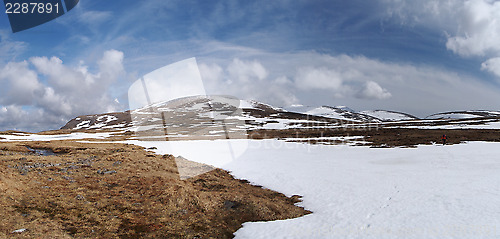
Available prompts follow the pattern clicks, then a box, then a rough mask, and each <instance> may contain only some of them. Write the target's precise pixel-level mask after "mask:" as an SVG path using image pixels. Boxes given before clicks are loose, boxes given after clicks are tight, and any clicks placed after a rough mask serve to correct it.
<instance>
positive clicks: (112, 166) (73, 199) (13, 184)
mask: <svg viewBox="0 0 500 239" xmlns="http://www.w3.org/2000/svg"><path fill="white" fill-rule="evenodd" d="M25 146H29V147H31V148H37V149H50V150H52V151H54V152H56V153H58V155H53V156H38V155H34V154H30V153H28V151H29V150H27V149H26V147H25ZM0 149H1V151H0V205H1V207H0V215H2V217H0V238H6V237H14V238H72V237H76V238H138V237H140V238H231V237H232V236H233V232H235V231H236V230H237V229H238V228H240V227H241V224H242V223H243V222H247V221H268V220H278V219H287V218H294V217H299V216H302V215H305V214H308V213H309V212H308V211H306V210H304V209H303V208H300V207H297V206H295V205H294V203H296V202H298V201H300V200H299V199H298V197H292V198H288V197H286V196H284V195H283V194H280V193H277V192H274V191H270V190H267V189H263V188H261V187H258V186H252V185H250V184H248V182H246V181H243V180H237V179H234V178H233V177H232V176H231V175H230V174H229V173H228V172H226V171H223V170H220V169H216V170H213V171H211V172H208V173H205V174H202V175H199V176H197V177H194V178H190V179H188V180H180V179H179V175H178V173H177V167H176V162H175V159H174V158H173V157H172V156H171V155H163V156H161V155H155V154H152V153H150V152H147V151H145V150H144V149H143V148H141V147H138V146H133V145H123V144H109V143H107V144H84V143H77V142H72V141H52V142H16V143H0ZM21 228H25V229H27V230H26V231H25V232H22V233H14V234H13V233H12V232H13V231H14V230H17V229H21Z"/></svg>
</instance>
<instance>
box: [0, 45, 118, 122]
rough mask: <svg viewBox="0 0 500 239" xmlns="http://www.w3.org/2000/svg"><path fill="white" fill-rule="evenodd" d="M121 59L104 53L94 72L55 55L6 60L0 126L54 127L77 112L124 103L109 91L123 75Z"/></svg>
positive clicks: (99, 110) (105, 109)
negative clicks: (115, 99) (65, 61)
mask: <svg viewBox="0 0 500 239" xmlns="http://www.w3.org/2000/svg"><path fill="white" fill-rule="evenodd" d="M123 58H124V55H123V53H122V52H120V51H116V50H109V51H106V52H104V54H103V57H102V58H101V60H100V61H99V62H98V64H97V65H98V66H97V67H98V71H97V73H94V74H93V73H91V72H90V71H89V70H88V66H86V65H85V64H83V63H81V64H80V65H78V66H76V67H71V66H68V65H65V64H64V63H63V61H62V60H61V59H60V58H58V57H51V58H47V57H32V58H30V59H29V60H28V61H21V62H15V61H14V62H9V63H7V64H6V65H5V66H3V67H1V69H0V84H1V85H2V86H3V87H2V88H1V89H0V105H1V108H0V127H1V129H2V130H6V129H27V130H31V131H39V130H46V129H57V128H59V127H61V126H62V125H64V123H65V122H66V121H67V120H69V119H71V118H72V117H75V116H77V115H83V114H95V113H103V112H110V111H115V110H118V109H121V108H123V107H122V106H120V105H119V104H117V103H116V102H115V101H114V99H113V98H112V97H111V95H110V93H109V88H110V87H111V85H112V84H113V83H114V82H116V81H117V80H118V78H119V77H121V76H123V74H124V68H123Z"/></svg>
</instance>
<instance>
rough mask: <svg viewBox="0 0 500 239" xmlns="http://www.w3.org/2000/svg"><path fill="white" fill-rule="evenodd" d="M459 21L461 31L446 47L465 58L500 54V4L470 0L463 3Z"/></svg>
mask: <svg viewBox="0 0 500 239" xmlns="http://www.w3.org/2000/svg"><path fill="white" fill-rule="evenodd" d="M457 17H459V18H458V19H457V20H458V22H459V24H460V25H459V26H460V28H459V31H458V33H457V35H456V36H452V37H450V38H448V41H447V43H446V46H447V47H448V49H450V50H452V51H453V52H455V53H457V54H460V55H463V56H484V55H490V54H499V53H500V45H499V44H498V43H499V42H500V2H493V1H488V0H470V1H465V2H464V3H463V8H462V14H461V16H457Z"/></svg>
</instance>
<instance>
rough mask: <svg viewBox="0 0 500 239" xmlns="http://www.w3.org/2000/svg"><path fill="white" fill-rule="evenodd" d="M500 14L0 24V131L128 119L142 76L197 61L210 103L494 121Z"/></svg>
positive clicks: (228, 4) (456, 5)
mask: <svg viewBox="0 0 500 239" xmlns="http://www.w3.org/2000/svg"><path fill="white" fill-rule="evenodd" d="M499 42H500V1H492V0H468V1H463V0H462V1H459V0H420V1H411V0H373V1H365V0H351V1H343V0H273V1H265V0H254V1H242V0H241V1H239V0H234V1H228V0H226V1H223V0H211V1H202V0H171V1H164V0H144V1H130V0H120V1H97V0H80V3H79V4H78V5H77V6H76V7H75V8H74V9H73V10H71V11H70V12H68V13H66V14H64V15H63V16H61V17H59V18H57V19H55V20H53V21H51V22H48V23H46V24H43V25H40V26H38V27H35V28H32V29H28V30H25V31H21V32H17V33H12V31H11V29H10V25H9V21H8V18H7V15H6V14H5V8H3V7H2V9H1V14H0V85H1V87H0V130H24V131H30V132H36V131H41V130H50V129H58V128H60V127H62V126H63V125H64V124H65V123H66V122H67V121H68V120H70V119H72V118H74V117H76V116H79V115H85V114H98V113H105V112H111V111H123V110H127V109H128V108H129V106H128V98H127V91H128V88H129V87H130V86H131V85H132V83H133V82H134V81H136V80H137V79H138V78H140V77H141V76H143V75H145V74H147V73H149V72H151V71H154V70H155V69H158V68H160V67H163V66H165V65H168V64H171V63H174V62H177V61H181V60H184V59H188V58H191V57H196V59H197V62H198V66H199V69H200V72H201V75H202V79H203V84H204V86H205V88H206V92H207V93H208V94H224V95H233V96H235V97H238V98H240V99H254V100H258V101H261V102H265V103H269V104H272V105H275V106H281V107H286V106H289V105H294V104H302V105H308V106H321V105H330V106H337V105H345V106H348V107H350V108H352V109H354V110H358V111H362V110H370V109H387V110H396V111H401V112H406V113H410V114H413V115H416V116H418V117H425V116H428V115H430V114H433V113H437V112H443V111H453V110H472V109H489V110H500V106H499V104H498V102H500V44H498V43H499Z"/></svg>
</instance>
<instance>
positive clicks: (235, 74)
mask: <svg viewBox="0 0 500 239" xmlns="http://www.w3.org/2000/svg"><path fill="white" fill-rule="evenodd" d="M227 72H228V73H229V77H230V80H233V79H234V80H237V81H238V82H239V83H250V81H251V80H258V81H260V80H263V79H265V78H266V77H267V70H266V69H265V68H264V66H262V64H261V63H260V62H258V61H242V60H240V59H238V58H235V59H233V61H232V62H231V64H229V66H228V67H227Z"/></svg>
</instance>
